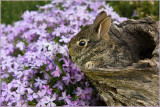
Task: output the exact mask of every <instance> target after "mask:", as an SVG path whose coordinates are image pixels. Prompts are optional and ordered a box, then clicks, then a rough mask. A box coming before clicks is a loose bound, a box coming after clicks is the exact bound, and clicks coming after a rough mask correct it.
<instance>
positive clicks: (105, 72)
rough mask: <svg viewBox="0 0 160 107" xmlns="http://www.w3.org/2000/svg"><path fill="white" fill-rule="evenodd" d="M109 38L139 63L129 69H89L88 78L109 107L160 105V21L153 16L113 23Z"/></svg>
mask: <svg viewBox="0 0 160 107" xmlns="http://www.w3.org/2000/svg"><path fill="white" fill-rule="evenodd" d="M109 35H110V36H112V37H113V38H114V39H115V40H116V41H117V42H121V43H124V44H125V45H126V46H127V47H128V48H130V50H132V51H133V52H134V53H135V54H136V55H137V56H138V57H139V59H140V60H139V61H138V62H137V63H133V64H132V66H128V67H127V68H120V69H117V68H116V69H115V68H110V69H103V68H101V69H89V70H85V71H84V72H85V75H86V76H87V77H88V78H89V80H90V81H91V83H92V84H93V85H94V86H95V88H96V89H97V90H98V94H99V95H100V97H101V98H102V99H103V100H104V102H105V103H106V105H108V106H158V105H159V22H156V21H154V20H153V19H152V18H151V17H146V18H142V19H139V20H133V19H130V20H127V21H124V22H123V23H121V24H119V25H117V24H112V25H111V28H110V31H109Z"/></svg>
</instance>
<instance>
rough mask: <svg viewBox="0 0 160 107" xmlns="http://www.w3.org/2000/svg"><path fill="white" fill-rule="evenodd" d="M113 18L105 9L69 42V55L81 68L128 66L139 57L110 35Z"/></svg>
mask: <svg viewBox="0 0 160 107" xmlns="http://www.w3.org/2000/svg"><path fill="white" fill-rule="evenodd" d="M110 26H111V19H110V18H109V17H107V14H106V12H105V11H102V12H101V13H99V14H98V16H97V17H96V19H95V21H94V23H93V24H91V25H86V26H85V27H84V28H83V29H82V30H81V31H80V32H79V33H78V34H77V35H76V36H75V37H73V38H72V39H71V41H70V42H69V44H68V49H69V55H70V57H71V59H72V60H73V62H74V63H76V65H77V66H79V67H80V69H83V70H85V69H94V68H111V67H114V68H115V67H118V68H122V67H127V66H129V65H132V63H134V62H137V61H138V60H139V59H138V58H137V57H136V55H134V54H133V52H131V51H130V50H129V49H128V48H127V47H126V46H125V45H123V44H121V43H118V42H116V41H115V40H114V38H113V37H111V36H109V35H108V31H109V29H110Z"/></svg>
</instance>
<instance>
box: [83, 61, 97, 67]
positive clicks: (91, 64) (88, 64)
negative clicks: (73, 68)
mask: <svg viewBox="0 0 160 107" xmlns="http://www.w3.org/2000/svg"><path fill="white" fill-rule="evenodd" d="M94 67H95V62H94V61H88V62H87V63H86V64H85V69H93V68H94Z"/></svg>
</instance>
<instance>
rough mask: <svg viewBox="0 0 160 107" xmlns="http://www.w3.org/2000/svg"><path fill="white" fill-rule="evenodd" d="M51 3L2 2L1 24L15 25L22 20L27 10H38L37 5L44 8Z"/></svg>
mask: <svg viewBox="0 0 160 107" xmlns="http://www.w3.org/2000/svg"><path fill="white" fill-rule="evenodd" d="M47 3H50V1H47V0H45V1H2V2H1V23H5V24H13V23H14V22H15V21H18V20H20V19H21V15H22V14H23V13H24V11H26V10H29V11H31V10H38V8H37V5H39V6H43V5H44V4H47Z"/></svg>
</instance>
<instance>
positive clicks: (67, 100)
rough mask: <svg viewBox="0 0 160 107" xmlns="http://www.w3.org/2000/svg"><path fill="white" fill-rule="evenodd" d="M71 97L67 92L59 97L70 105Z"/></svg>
mask: <svg viewBox="0 0 160 107" xmlns="http://www.w3.org/2000/svg"><path fill="white" fill-rule="evenodd" d="M70 98H71V97H70V95H67V96H66V91H64V92H62V97H59V100H64V101H65V102H66V103H70V102H71V101H70V100H69V99H70Z"/></svg>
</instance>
